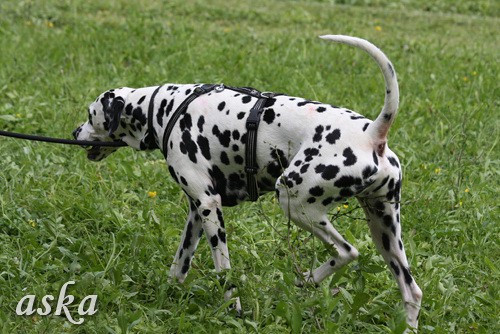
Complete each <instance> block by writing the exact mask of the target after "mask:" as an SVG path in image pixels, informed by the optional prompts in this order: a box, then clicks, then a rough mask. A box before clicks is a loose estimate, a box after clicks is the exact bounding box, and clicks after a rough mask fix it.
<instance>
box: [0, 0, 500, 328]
mask: <svg viewBox="0 0 500 334" xmlns="http://www.w3.org/2000/svg"><path fill="white" fill-rule="evenodd" d="M499 27H500V4H499V2H498V1H493V0H491V1H487V0H480V1H472V0H470V1H469V0H460V1H452V0H438V1H423V0H418V1H411V0H408V1H401V2H397V3H393V2H392V1H386V0H373V1H371V0H364V1H362V0H359V1H358V0H344V1H333V0H332V1H314V2H313V1H311V2H309V1H264V0H255V1H251V2H250V1H236V0H215V1H185V0H174V1H168V2H163V1H146V0H136V1H125V0H110V1H99V0H76V1H70V0H63V1H55V0H47V1H14V0H3V1H2V2H1V3H0V48H1V52H0V129H2V130H11V131H18V132H24V133H32V134H42V135H49V136H55V137H64V138H68V137H69V136H70V134H71V131H72V130H73V129H74V128H75V127H76V126H77V125H79V124H80V123H82V122H83V121H85V120H86V114H85V111H86V108H87V105H88V104H89V103H90V102H92V101H93V100H94V99H95V97H96V96H97V95H99V94H100V93H101V92H102V91H104V90H106V89H109V88H112V87H119V86H131V87H140V86H146V85H155V84H159V83H165V82H176V83H191V82H210V83H212V82H213V83H216V82H224V83H226V84H231V85H242V86H244V85H250V86H254V87H256V88H259V89H261V90H269V91H279V92H286V93H287V94H290V95H298V96H303V97H307V98H311V99H317V100H321V101H325V102H328V103H332V104H336V105H343V106H346V107H349V108H352V109H355V110H357V111H359V112H361V113H363V114H364V115H366V116H368V117H370V118H373V117H374V116H376V115H377V114H378V112H379V110H380V108H381V106H382V103H383V92H384V89H383V87H384V86H383V79H382V76H381V74H380V73H379V69H378V68H377V66H376V65H375V63H374V62H373V61H372V60H371V59H370V58H369V57H368V56H367V55H366V54H364V53H362V52H360V51H359V50H355V49H353V48H349V47H345V46H341V45H335V44H330V43H325V42H323V41H321V40H320V39H318V38H317V36H318V35H320V34H325V33H336V34H349V35H355V36H359V37H364V38H366V39H369V40H370V41H372V42H373V43H375V44H377V45H378V46H379V47H381V48H382V49H383V50H384V51H385V52H386V53H387V55H388V56H389V58H390V59H391V60H392V61H393V63H394V65H395V68H396V71H397V72H398V76H399V81H400V89H401V107H400V114H399V116H398V119H397V120H396V123H395V124H394V126H393V127H392V129H391V134H390V146H391V148H392V150H394V151H395V152H396V153H397V154H398V155H399V157H400V159H401V161H402V163H403V167H404V175H405V178H404V182H403V193H402V194H403V198H402V200H403V206H402V223H403V233H404V234H403V237H404V239H403V241H404V243H405V246H406V249H407V253H408V256H409V260H410V262H411V265H412V269H413V273H414V275H415V278H416V280H417V281H418V283H419V285H420V287H421V288H422V290H423V292H424V301H423V305H422V313H421V317H420V324H421V327H420V328H421V330H420V332H421V333H498V332H500V325H499V320H498V315H499V314H500V292H499V291H500V246H499V237H500V220H499V207H498V203H499V202H498V190H499V186H500V184H499V179H500V161H499V157H500V154H499V151H500V150H499V148H498V140H499V127H500V122H499V104H500V90H499V62H498V56H499V54H500V47H499V45H500V38H499ZM0 156H1V160H0V171H1V172H0V189H1V192H0V210H1V211H0V333H9V334H10V333H127V332H129V333H246V332H248V333H289V332H290V333H320V332H321V333H401V332H402V330H403V329H404V326H405V324H404V314H403V312H402V307H401V302H400V295H399V291H398V289H397V287H396V284H395V282H394V281H393V280H392V278H391V277H390V275H389V271H388V270H387V268H386V267H385V265H384V263H383V261H382V259H381V257H380V256H379V255H378V254H377V252H376V250H375V248H374V245H373V243H372V242H371V239H370V237H369V231H368V228H367V226H366V224H365V222H364V220H363V215H362V212H361V211H362V210H361V209H360V208H359V207H358V205H357V203H356V202H354V201H351V202H348V203H346V204H345V205H342V206H341V207H340V208H339V210H335V211H334V212H332V213H331V214H332V216H333V217H334V218H336V219H335V226H336V227H337V228H338V229H339V231H340V232H341V233H342V234H343V235H344V236H346V238H347V239H348V240H349V241H350V242H351V243H353V244H354V245H355V246H356V247H357V249H358V250H359V251H360V253H361V256H360V257H359V259H358V260H357V261H355V263H354V264H352V265H350V266H349V267H348V268H346V269H344V270H342V271H341V272H340V273H338V274H336V275H334V276H333V277H332V278H331V279H329V280H327V281H326V282H324V283H323V284H322V285H321V286H320V287H319V288H313V287H305V288H303V289H298V288H296V287H295V286H294V285H293V281H294V280H295V278H296V277H297V276H298V273H297V268H302V269H306V268H309V267H310V266H311V265H312V264H313V263H314V262H315V261H316V259H317V260H318V261H322V260H324V259H325V258H326V257H327V252H326V251H325V250H324V249H323V247H321V246H320V245H319V243H318V242H317V241H314V240H313V239H312V238H311V237H310V235H309V234H307V233H305V232H301V231H299V230H298V229H297V228H295V227H294V226H289V225H288V222H287V221H286V219H285V218H284V216H283V215H282V214H281V213H280V211H279V208H278V206H277V205H276V203H275V199H274V197H273V196H272V195H268V196H264V197H262V198H261V199H260V200H259V201H258V202H256V203H248V204H244V205H241V206H238V207H235V208H231V209H226V210H225V220H226V222H227V230H228V239H229V248H230V252H231V256H232V266H233V268H234V269H233V270H232V271H231V272H230V274H229V275H230V277H231V280H232V281H233V282H235V283H236V284H237V285H238V286H239V295H240V296H241V300H242V304H243V307H244V310H245V315H244V317H242V318H238V317H235V316H234V315H233V314H231V313H229V312H227V310H226V306H227V305H226V304H224V303H223V302H222V301H221V300H222V294H223V292H224V289H223V287H221V286H220V285H219V283H218V280H217V279H216V275H215V273H214V271H213V263H212V259H211V255H210V249H209V247H208V245H207V242H206V241H205V240H203V241H202V243H201V244H200V247H199V249H198V251H197V255H196V257H195V259H194V262H193V268H192V270H191V271H190V274H189V276H188V279H187V280H186V282H185V283H184V284H182V285H181V284H178V283H175V284H171V283H169V282H168V281H167V276H168V269H169V267H170V264H171V261H172V259H173V256H174V252H175V250H176V247H177V244H178V242H179V238H180V233H181V230H182V228H183V225H184V220H185V216H186V214H187V210H188V208H187V202H186V200H185V198H184V196H183V195H182V194H181V192H180V191H179V187H178V186H177V185H176V184H175V183H174V182H173V181H172V179H171V178H170V176H169V175H168V172H167V168H166V166H165V163H164V161H163V160H162V155H161V153H160V152H158V151H157V152H152V153H144V152H135V151H132V150H131V149H121V150H120V151H119V152H117V153H115V154H113V155H112V156H111V157H109V158H108V159H106V160H105V161H103V162H101V163H91V162H88V161H87V160H86V157H85V154H84V151H83V150H81V149H79V148H74V147H67V146H59V145H49V144H41V143H31V142H26V141H21V140H13V139H6V138H0ZM70 280H73V281H75V282H76V284H75V285H73V286H71V287H70V288H69V293H71V294H73V295H74V296H75V298H76V301H77V302H79V301H80V300H82V299H83V298H84V297H85V296H87V295H91V294H96V295H98V303H97V307H98V311H97V313H96V314H94V315H92V316H89V317H86V318H85V322H84V323H83V324H82V325H72V324H70V323H69V322H68V321H67V320H66V318H65V317H61V316H54V315H51V316H40V315H37V314H34V315H31V316H17V315H16V311H15V310H16V305H17V302H18V301H19V300H20V299H21V298H22V297H23V296H25V295H28V294H34V295H36V296H37V303H38V304H37V305H39V306H40V300H41V298H42V296H44V295H47V294H52V295H54V296H56V299H57V295H58V293H59V289H60V288H61V286H62V285H63V284H64V283H65V282H68V281H70ZM53 305H55V302H54V304H53ZM75 305H76V304H75ZM53 307H54V306H53ZM76 309H77V305H76V306H74V307H73V308H72V309H71V311H72V312H73V315H74V317H78V314H76V315H75V313H76Z"/></svg>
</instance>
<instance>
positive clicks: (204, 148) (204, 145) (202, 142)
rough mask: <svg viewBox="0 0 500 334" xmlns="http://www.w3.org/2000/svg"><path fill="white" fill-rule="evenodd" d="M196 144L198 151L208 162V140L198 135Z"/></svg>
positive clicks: (209, 157)
mask: <svg viewBox="0 0 500 334" xmlns="http://www.w3.org/2000/svg"><path fill="white" fill-rule="evenodd" d="M196 143H197V144H198V146H199V147H200V151H201V154H202V155H203V157H205V159H207V160H210V159H211V155H210V145H209V142H208V139H207V138H206V137H203V136H201V135H199V136H198V139H197V140H196Z"/></svg>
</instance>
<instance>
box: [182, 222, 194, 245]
mask: <svg viewBox="0 0 500 334" xmlns="http://www.w3.org/2000/svg"><path fill="white" fill-rule="evenodd" d="M192 229H193V223H191V222H189V223H188V225H187V228H186V235H185V237H184V242H183V244H182V248H184V249H188V248H189V247H191V238H192V236H193V232H192Z"/></svg>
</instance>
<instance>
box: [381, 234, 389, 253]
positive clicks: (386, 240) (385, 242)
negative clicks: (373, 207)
mask: <svg viewBox="0 0 500 334" xmlns="http://www.w3.org/2000/svg"><path fill="white" fill-rule="evenodd" d="M382 244H383V246H384V249H385V250H386V251H390V250H391V242H390V240H389V236H388V235H387V234H385V233H382Z"/></svg>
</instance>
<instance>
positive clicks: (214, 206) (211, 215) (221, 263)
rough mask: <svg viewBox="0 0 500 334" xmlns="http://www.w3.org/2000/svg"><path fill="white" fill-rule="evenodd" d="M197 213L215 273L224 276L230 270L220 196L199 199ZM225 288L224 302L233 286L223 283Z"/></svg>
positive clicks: (239, 311)
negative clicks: (208, 245)
mask: <svg viewBox="0 0 500 334" xmlns="http://www.w3.org/2000/svg"><path fill="white" fill-rule="evenodd" d="M197 202H198V203H197V204H198V213H199V214H200V215H201V219H202V222H203V224H202V225H203V230H204V231H205V235H206V236H207V239H208V242H209V243H210V247H211V250H212V257H213V260H214V266H215V271H216V272H217V273H221V274H224V273H223V271H227V270H229V269H231V263H230V261H229V250H228V247H227V240H226V229H225V227H224V217H223V215H222V205H221V199H220V196H218V195H216V196H210V197H205V198H202V199H199V200H198V201H197ZM224 283H225V285H226V286H227V291H226V292H225V293H224V299H225V300H226V301H228V300H230V299H231V298H232V294H233V292H234V290H235V286H234V285H232V284H230V283H227V282H224ZM232 308H234V309H235V310H236V311H237V312H238V313H241V303H240V299H239V298H238V297H237V298H236V299H235V302H234V304H233V305H232Z"/></svg>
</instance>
